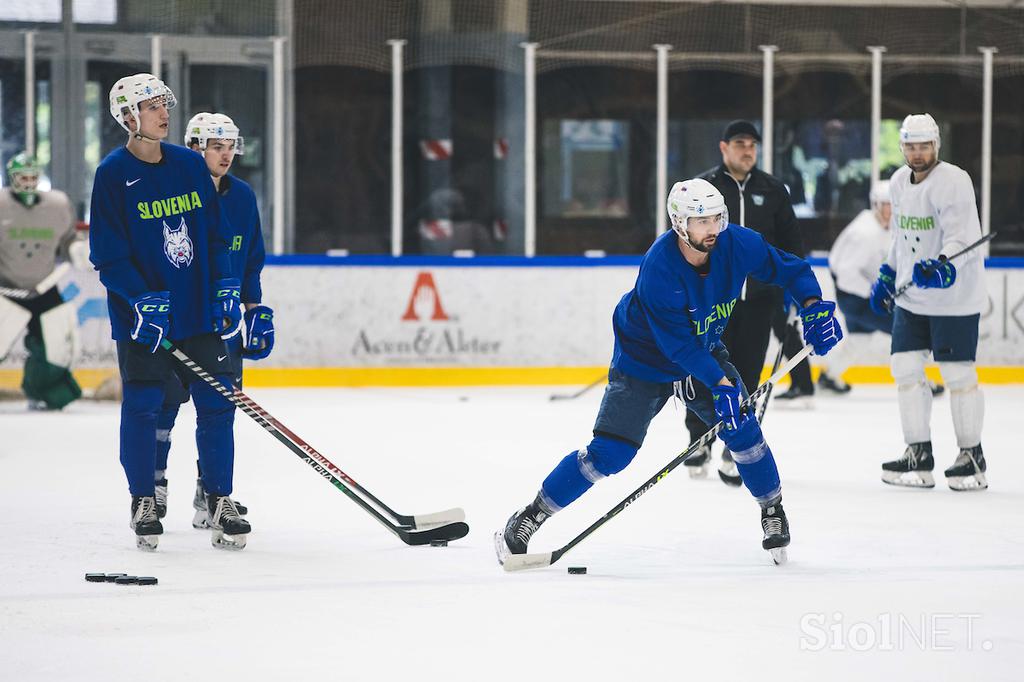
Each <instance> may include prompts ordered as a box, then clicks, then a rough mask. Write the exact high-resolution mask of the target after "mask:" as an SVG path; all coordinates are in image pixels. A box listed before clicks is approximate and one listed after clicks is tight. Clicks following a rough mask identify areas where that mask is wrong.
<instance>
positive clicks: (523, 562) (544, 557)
mask: <svg viewBox="0 0 1024 682" xmlns="http://www.w3.org/2000/svg"><path fill="white" fill-rule="evenodd" d="M810 354H811V346H804V347H803V348H802V349H801V350H800V352H799V353H797V354H796V355H794V356H793V357H792V358H790V360H789V362H787V363H786V364H785V366H783V368H782V369H780V370H779V371H778V372H776V373H775V374H773V375H771V376H770V377H768V380H767V381H765V382H764V383H763V384H761V385H760V386H758V387H757V390H756V391H754V392H753V393H751V394H750V397H749V398H748V399H747V400H746V401H745V402H744V405H750V404H751V403H752V402H753V401H755V400H757V399H758V398H759V397H761V396H762V395H763V394H764V393H765V392H766V391H767V390H768V389H769V387H770V386H772V385H774V384H775V383H777V382H778V381H780V380H781V379H782V377H784V376H786V375H787V374H789V372H790V371H791V370H792V369H793V368H794V367H796V366H797V364H798V363H799V362H800V361H801V360H803V359H804V358H806V357H807V356H808V355H810ZM721 430H722V422H718V423H717V424H715V425H714V426H712V427H711V428H710V429H709V430H708V431H707V433H705V434H704V435H703V436H701V437H700V438H698V439H697V440H695V441H694V442H693V443H691V444H690V447H688V448H687V449H686V450H685V451H684V452H682V453H680V454H679V455H677V456H676V457H675V459H673V460H672V461H671V462H669V463H668V464H666V465H665V466H664V467H662V468H661V470H660V471H658V473H656V474H654V476H651V477H650V478H649V479H647V481H645V482H644V483H643V484H642V485H641V486H640V487H639V488H637V489H636V490H634V491H633V492H631V493H630V494H629V495H628V496H627V497H626V498H625V499H624V500H622V501H621V502H619V503H618V504H617V505H615V506H614V507H612V508H611V509H610V510H609V511H608V513H607V514H605V515H604V516H602V517H601V518H599V519H598V520H597V521H595V522H594V523H592V524H590V526H589V527H588V528H587V529H586V530H584V531H583V532H582V533H580V534H579V535H577V536H576V537H574V538H573V539H572V540H570V541H569V542H568V544H566V545H564V546H562V547H561V548H559V549H556V550H555V551H553V552H544V553H538V554H512V555H510V556H508V557H507V558H506V559H505V563H504V564H503V567H504V568H505V570H506V571H523V570H527V569H531V568H543V567H544V566H550V565H551V564H553V563H555V562H556V561H558V560H559V559H561V558H562V556H564V555H565V553H566V552H568V551H569V550H570V549H572V548H573V547H575V546H576V545H578V544H579V543H580V542H582V541H583V540H585V539H586V538H587V536H589V535H590V534H591V533H593V532H594V531H595V530H597V529H598V528H600V527H601V526H603V525H604V524H605V523H607V522H608V521H610V520H611V519H612V518H613V517H614V516H616V515H618V513H619V512H621V511H622V510H623V509H625V508H626V507H628V506H629V505H631V504H633V503H634V502H636V501H637V500H638V499H639V498H640V496H641V495H643V494H644V493H646V492H647V491H648V490H650V489H651V488H653V487H654V486H655V484H657V483H658V481H660V480H661V479H663V478H665V477H666V476H668V475H669V474H670V473H671V472H672V470H673V469H675V468H676V467H677V466H679V465H680V464H682V463H683V462H684V461H686V459H687V458H688V457H690V456H692V455H694V454H696V453H697V450H699V449H700V448H701V446H703V445H705V444H707V443H710V442H711V439H712V438H714V437H715V435H716V434H717V433H718V432H719V431H721Z"/></svg>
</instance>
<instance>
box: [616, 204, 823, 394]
mask: <svg viewBox="0 0 1024 682" xmlns="http://www.w3.org/2000/svg"><path fill="white" fill-rule="evenodd" d="M747 275H751V276H753V277H754V278H755V279H758V280H761V281H762V282H767V283H769V284H776V285H778V286H780V287H782V288H783V289H785V291H786V293H787V294H789V296H790V297H791V298H792V299H793V300H795V301H797V302H798V303H801V304H802V303H803V302H804V301H805V300H807V299H808V298H812V297H819V298H820V297H821V288H820V287H819V286H818V281H817V279H815V277H814V273H813V272H812V271H811V266H810V265H808V264H807V261H805V260H803V259H802V258H798V257H796V256H794V255H793V254H791V253H787V252H785V251H782V250H780V249H777V248H775V247H774V246H771V245H769V244H768V243H767V242H766V241H765V240H764V237H762V236H761V235H760V234H758V233H757V232H754V231H753V230H750V229H747V228H745V227H741V226H739V225H733V224H730V225H729V226H728V228H727V229H725V230H723V231H722V232H721V233H720V234H719V235H718V241H717V244H716V246H715V248H714V249H713V250H712V251H711V257H710V267H709V269H708V272H707V273H706V274H705V275H702V274H700V273H698V271H697V269H696V268H694V267H693V266H692V265H690V264H689V263H688V262H687V261H686V259H685V258H683V254H682V253H681V252H680V251H679V246H678V237H677V236H676V234H675V232H672V231H669V232H667V233H665V234H663V235H661V236H660V237H658V239H657V240H655V242H654V244H653V245H652V246H651V248H650V249H649V250H648V251H647V254H646V255H645V256H644V259H643V261H642V262H641V263H640V274H639V275H638V276H637V280H636V285H635V286H634V287H633V290H632V291H630V292H629V293H627V294H626V295H625V296H623V297H622V299H621V300H620V301H619V303H618V305H617V306H616V307H615V312H614V314H613V315H612V326H613V328H614V331H615V350H614V353H613V355H612V367H614V368H616V369H618V370H620V371H622V372H624V373H626V374H629V375H631V376H635V377H637V378H639V379H643V380H645V381H653V382H657V383H667V382H670V381H677V380H680V379H683V378H685V377H686V376H687V375H693V376H694V377H695V378H697V379H698V380H700V381H701V382H702V383H704V384H705V385H706V386H709V387H710V386H714V385H715V384H717V383H718V382H719V381H721V379H722V377H723V376H725V374H724V373H723V372H722V369H721V367H719V366H718V363H717V362H716V361H715V359H714V358H713V357H712V355H711V353H710V351H711V349H712V348H714V347H715V346H717V345H718V344H720V343H721V340H720V339H721V336H722V332H723V331H724V330H725V326H726V324H728V322H729V315H730V314H731V313H732V309H733V306H735V305H736V299H737V298H738V297H739V294H740V290H741V289H742V287H743V281H744V280H745V279H746V277H747Z"/></svg>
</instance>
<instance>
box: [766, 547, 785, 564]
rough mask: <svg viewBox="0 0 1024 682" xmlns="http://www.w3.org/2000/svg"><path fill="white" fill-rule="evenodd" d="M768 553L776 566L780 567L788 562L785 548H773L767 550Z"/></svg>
mask: <svg viewBox="0 0 1024 682" xmlns="http://www.w3.org/2000/svg"><path fill="white" fill-rule="evenodd" d="M768 553H769V554H771V555H772V561H774V562H775V565H776V566H782V565H783V564H785V563H786V562H788V561H789V553H788V552H786V548H785V547H775V548H773V549H769V550H768Z"/></svg>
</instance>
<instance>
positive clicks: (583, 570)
mask: <svg viewBox="0 0 1024 682" xmlns="http://www.w3.org/2000/svg"><path fill="white" fill-rule="evenodd" d="M586 574H587V567H586V566H570V567H569V575H586Z"/></svg>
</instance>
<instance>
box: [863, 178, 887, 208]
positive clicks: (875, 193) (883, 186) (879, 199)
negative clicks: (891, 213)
mask: <svg viewBox="0 0 1024 682" xmlns="http://www.w3.org/2000/svg"><path fill="white" fill-rule="evenodd" d="M868 198H869V199H870V200H871V205H872V206H878V205H879V204H891V203H892V195H890V194H889V181H888V180H879V181H878V182H876V183H875V184H873V185H871V193H870V194H869V195H868Z"/></svg>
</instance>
